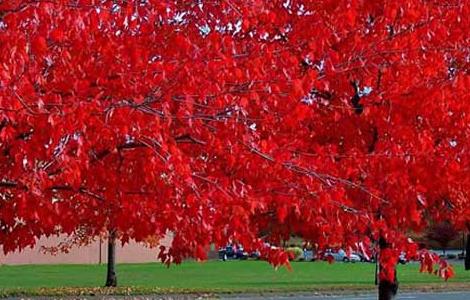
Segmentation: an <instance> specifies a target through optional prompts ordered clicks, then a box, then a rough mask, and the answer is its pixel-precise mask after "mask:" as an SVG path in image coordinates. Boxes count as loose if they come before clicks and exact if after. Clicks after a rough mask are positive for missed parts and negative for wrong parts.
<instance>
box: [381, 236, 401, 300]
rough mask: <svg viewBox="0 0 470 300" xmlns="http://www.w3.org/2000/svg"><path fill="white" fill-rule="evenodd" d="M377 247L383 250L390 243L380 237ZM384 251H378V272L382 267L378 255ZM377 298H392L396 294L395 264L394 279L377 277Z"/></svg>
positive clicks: (385, 299) (388, 246)
mask: <svg viewBox="0 0 470 300" xmlns="http://www.w3.org/2000/svg"><path fill="white" fill-rule="evenodd" d="M379 248H380V250H385V249H387V248H390V244H389V243H388V242H387V241H386V240H385V238H383V237H381V238H380V239H379ZM383 252H385V251H380V254H379V257H378V260H379V272H380V270H381V269H382V265H381V261H382V258H381V257H380V256H381V255H382V253H383ZM378 288H379V290H378V293H379V300H393V299H394V298H395V296H396V295H397V291H398V280H397V270H396V265H395V270H394V279H393V282H392V281H389V280H381V279H380V278H379V287H378Z"/></svg>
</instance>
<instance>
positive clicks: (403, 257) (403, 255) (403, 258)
mask: <svg viewBox="0 0 470 300" xmlns="http://www.w3.org/2000/svg"><path fill="white" fill-rule="evenodd" d="M398 262H399V263H400V264H402V265H404V264H406V263H407V262H408V259H407V258H406V253H405V252H401V253H400V256H399V257H398Z"/></svg>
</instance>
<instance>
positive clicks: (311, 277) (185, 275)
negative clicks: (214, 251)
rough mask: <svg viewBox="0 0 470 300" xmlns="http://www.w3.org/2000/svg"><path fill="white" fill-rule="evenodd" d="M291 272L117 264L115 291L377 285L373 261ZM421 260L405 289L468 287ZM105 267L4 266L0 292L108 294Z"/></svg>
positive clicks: (238, 265) (262, 266)
mask: <svg viewBox="0 0 470 300" xmlns="http://www.w3.org/2000/svg"><path fill="white" fill-rule="evenodd" d="M292 267H293V271H291V272H290V271H288V270H286V269H285V268H282V269H279V270H274V269H273V268H272V267H271V266H270V265H269V264H267V263H266V262H262V261H228V262H219V261H209V262H205V263H197V262H186V263H183V264H182V265H179V266H177V265H174V266H171V267H170V268H166V267H165V266H162V265H160V264H123V265H118V266H117V271H118V283H119V285H120V286H121V288H119V289H117V290H114V291H112V292H113V293H117V294H136V293H137V294H140V293H143V294H147V293H165V292H172V293H187V292H201V293H218V292H224V293H226V292H266V291H275V292H276V291H283V292H289V291H317V290H318V291H329V290H364V289H373V288H374V285H373V284H374V270H375V265H373V264H367V263H356V264H347V263H335V264H332V265H329V264H326V263H323V262H315V263H309V262H295V263H293V264H292ZM418 268H419V266H418V265H417V264H408V265H405V266H399V269H398V277H399V281H400V282H401V287H404V288H407V287H408V288H413V289H415V288H419V289H422V288H434V287H438V288H443V289H446V288H448V289H454V288H458V289H462V288H464V289H470V272H465V271H464V270H463V267H462V266H461V265H459V266H456V273H457V275H456V277H455V278H453V279H452V280H450V281H449V282H447V283H445V282H443V281H442V280H441V279H439V278H437V277H436V276H433V275H429V274H420V273H419V270H418ZM105 273H106V267H105V266H104V265H101V266H98V265H25V266H0V295H20V294H23V295H24V294H29V295H46V294H49V295H62V294H80V293H86V294H89V293H109V292H110V290H103V289H100V288H99V287H100V286H101V285H102V284H103V282H104V276H105Z"/></svg>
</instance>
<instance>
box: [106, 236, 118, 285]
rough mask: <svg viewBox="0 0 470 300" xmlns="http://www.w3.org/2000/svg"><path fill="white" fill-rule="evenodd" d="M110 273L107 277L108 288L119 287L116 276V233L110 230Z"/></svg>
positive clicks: (108, 266)
mask: <svg viewBox="0 0 470 300" xmlns="http://www.w3.org/2000/svg"><path fill="white" fill-rule="evenodd" d="M107 268H108V272H107V275H106V284H105V286H107V287H116V286H117V276H116V231H115V230H110V231H109V235H108V265H107Z"/></svg>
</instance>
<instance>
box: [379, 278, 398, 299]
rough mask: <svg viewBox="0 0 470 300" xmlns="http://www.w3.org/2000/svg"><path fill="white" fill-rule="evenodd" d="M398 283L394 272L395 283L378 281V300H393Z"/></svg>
mask: <svg viewBox="0 0 470 300" xmlns="http://www.w3.org/2000/svg"><path fill="white" fill-rule="evenodd" d="M397 291H398V281H397V273H396V271H395V281H394V282H391V281H387V280H380V281H379V300H393V299H394V298H395V296H396V295H397Z"/></svg>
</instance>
